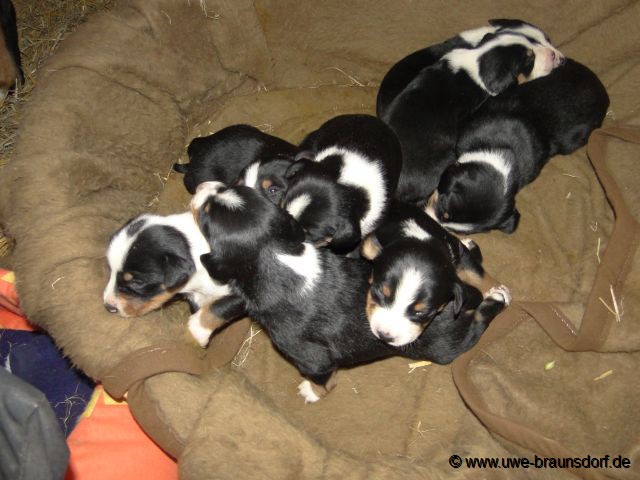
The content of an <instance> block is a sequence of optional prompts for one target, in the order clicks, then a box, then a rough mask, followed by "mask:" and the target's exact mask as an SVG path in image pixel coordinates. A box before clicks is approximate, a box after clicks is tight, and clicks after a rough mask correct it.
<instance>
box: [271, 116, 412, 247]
mask: <svg viewBox="0 0 640 480" xmlns="http://www.w3.org/2000/svg"><path fill="white" fill-rule="evenodd" d="M300 149H301V150H302V152H301V154H300V156H301V157H305V158H299V159H298V160H297V161H296V162H295V163H294V164H293V165H291V167H289V170H288V171H287V177H288V179H289V187H288V190H287V193H286V195H285V197H284V201H283V204H282V206H283V208H284V209H285V210H287V211H288V212H289V213H290V214H291V215H292V216H293V217H294V218H295V219H296V220H297V221H298V222H299V223H300V225H301V226H302V228H303V229H304V230H305V232H306V238H307V241H310V242H313V243H315V244H316V245H319V246H322V245H327V244H328V246H329V248H330V249H331V250H333V251H334V252H338V253H347V252H349V251H351V250H353V249H354V248H355V247H357V245H358V244H359V242H360V240H361V239H362V238H363V237H364V236H366V235H367V234H368V233H369V232H372V231H373V230H374V229H375V228H376V226H377V225H378V223H379V222H380V220H381V219H382V218H383V216H384V214H385V212H386V210H387V208H388V206H389V203H390V199H391V198H392V196H393V193H394V192H395V189H396V185H397V183H398V177H399V175H400V170H401V168H402V153H401V150H400V144H399V143H398V139H397V138H396V136H395V135H394V133H393V132H392V131H391V129H390V128H389V127H388V126H387V125H385V124H384V123H383V122H381V121H380V120H378V119H377V118H376V117H373V116H371V115H341V116H338V117H335V118H333V119H331V120H329V121H327V122H326V123H324V124H323V125H322V126H321V127H320V128H319V129H318V130H316V131H315V132H312V133H311V134H309V136H308V137H307V138H306V139H305V140H304V141H303V142H302V144H301V145H300Z"/></svg>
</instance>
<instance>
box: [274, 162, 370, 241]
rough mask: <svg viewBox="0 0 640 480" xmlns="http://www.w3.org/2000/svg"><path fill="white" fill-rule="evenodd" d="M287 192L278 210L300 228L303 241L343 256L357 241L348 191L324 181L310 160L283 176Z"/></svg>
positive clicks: (328, 180) (358, 227)
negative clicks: (324, 247)
mask: <svg viewBox="0 0 640 480" xmlns="http://www.w3.org/2000/svg"><path fill="white" fill-rule="evenodd" d="M287 176H288V177H289V188H288V190H287V193H286V194H285V196H284V199H283V201H282V208H283V209H285V210H286V211H287V212H289V213H290V214H291V216H292V217H293V218H295V219H296V220H297V221H298V223H299V224H300V226H301V227H302V228H303V230H304V232H305V236H306V241H307V242H310V243H313V244H314V245H315V246H317V247H323V246H328V247H329V248H330V249H331V250H333V251H334V252H337V253H346V252H349V251H351V250H353V248H355V246H356V245H357V244H358V242H359V241H360V239H361V231H360V223H359V220H358V219H354V218H351V216H352V210H353V209H352V208H350V205H351V204H352V203H353V202H354V199H353V198H350V194H349V191H348V190H347V189H346V188H345V187H344V186H342V185H339V184H337V183H336V182H335V181H333V180H331V179H330V178H327V176H326V175H325V174H324V173H323V172H322V171H321V170H320V169H319V168H318V165H317V164H316V163H314V162H312V161H311V160H299V161H297V162H295V163H294V164H293V165H292V166H291V167H290V169H289V171H288V172H287Z"/></svg>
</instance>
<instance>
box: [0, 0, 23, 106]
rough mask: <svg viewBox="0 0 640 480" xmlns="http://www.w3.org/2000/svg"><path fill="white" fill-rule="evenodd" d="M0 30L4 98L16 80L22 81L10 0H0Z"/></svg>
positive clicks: (0, 94) (0, 86)
mask: <svg viewBox="0 0 640 480" xmlns="http://www.w3.org/2000/svg"><path fill="white" fill-rule="evenodd" d="M0 30H1V33H2V35H0V97H1V98H4V96H5V95H6V93H7V91H8V90H9V89H11V88H12V87H13V86H14V85H15V83H16V81H18V80H19V81H20V82H21V83H24V75H23V73H22V60H21V58H20V48H19V46H18V28H17V26H16V10H15V8H14V7H13V3H11V1H10V0H0Z"/></svg>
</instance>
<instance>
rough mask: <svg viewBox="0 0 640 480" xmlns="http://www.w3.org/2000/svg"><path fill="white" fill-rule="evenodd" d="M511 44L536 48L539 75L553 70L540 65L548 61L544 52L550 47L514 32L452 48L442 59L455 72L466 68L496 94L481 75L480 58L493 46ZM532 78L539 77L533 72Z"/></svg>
mask: <svg viewBox="0 0 640 480" xmlns="http://www.w3.org/2000/svg"><path fill="white" fill-rule="evenodd" d="M511 45H521V46H523V47H525V48H530V49H532V50H534V52H535V64H534V70H536V68H538V69H539V70H540V71H538V72H537V75H538V76H544V75H546V74H548V73H550V72H551V70H549V71H546V72H543V71H542V70H543V68H542V67H539V65H542V63H546V60H545V58H546V57H547V55H545V54H544V52H547V51H548V49H547V48H545V47H540V46H536V45H534V44H533V43H532V42H531V41H530V40H528V39H527V38H525V37H524V36H522V35H517V34H512V33H504V34H499V35H497V36H496V37H495V38H493V39H491V40H489V41H488V42H485V43H483V44H482V45H480V46H479V47H477V48H456V49H455V50H451V51H450V52H449V53H447V54H446V55H445V56H443V57H442V59H443V60H445V61H447V62H448V63H449V66H450V68H451V70H452V71H453V73H456V72H457V71H459V70H464V71H465V72H467V74H468V75H469V76H470V77H471V79H472V80H473V81H474V82H475V83H477V84H478V86H480V87H481V88H482V89H484V90H485V91H487V92H488V93H490V94H492V95H495V92H489V90H488V89H487V87H486V85H485V84H484V82H483V81H482V78H481V77H480V64H479V59H480V57H482V55H484V54H485V53H487V52H488V51H490V50H491V49H493V48H496V47H507V46H511ZM534 47H535V48H534ZM549 53H550V52H549ZM530 78H531V79H533V78H537V77H534V75H533V72H532V74H531V76H530Z"/></svg>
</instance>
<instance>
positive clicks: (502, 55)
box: [385, 31, 564, 203]
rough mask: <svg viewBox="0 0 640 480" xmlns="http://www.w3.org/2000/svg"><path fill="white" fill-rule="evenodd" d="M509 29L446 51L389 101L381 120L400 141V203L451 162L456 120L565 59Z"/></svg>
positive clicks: (430, 187)
mask: <svg viewBox="0 0 640 480" xmlns="http://www.w3.org/2000/svg"><path fill="white" fill-rule="evenodd" d="M556 52H557V50H555V49H554V48H550V47H547V46H543V45H540V44H539V43H537V42H534V41H532V40H530V39H529V38H528V37H526V36H524V35H520V34H516V33H512V32H510V31H506V32H501V31H498V32H497V33H495V34H491V33H490V34H487V35H485V36H484V37H483V39H482V40H481V42H480V43H479V44H478V46H477V47H475V48H457V49H454V50H451V51H450V52H449V53H447V54H446V55H444V56H443V57H442V58H441V59H440V60H438V61H437V62H436V63H434V64H433V65H431V66H430V67H427V68H424V69H422V70H421V71H420V73H419V74H418V75H417V76H416V77H415V78H414V79H413V80H412V81H411V82H410V83H409V84H408V85H407V87H406V88H405V89H404V90H403V91H402V92H401V93H400V94H399V95H398V96H397V97H396V98H395V99H394V100H393V101H392V102H391V105H390V106H389V109H388V113H387V115H386V117H385V120H386V122H387V123H388V124H389V126H391V128H392V129H393V131H394V132H395V133H396V134H397V135H398V138H399V140H400V143H401V145H402V155H403V169H402V174H401V175H400V180H399V183H398V189H397V191H396V198H397V199H398V200H400V201H403V202H407V203H413V202H420V201H424V199H425V198H427V197H428V195H430V194H431V193H432V192H433V191H434V190H435V189H436V187H437V186H438V182H439V180H440V176H441V175H442V172H443V171H444V170H445V168H446V167H448V166H449V165H451V164H453V163H454V162H455V145H456V141H457V139H458V132H459V130H458V129H459V126H460V124H461V123H462V122H463V121H464V120H466V118H467V117H469V116H470V115H471V114H472V113H473V112H474V111H475V110H476V109H477V108H478V107H480V106H481V105H482V104H483V103H484V102H485V101H486V100H487V99H488V98H489V97H491V96H495V95H497V94H499V93H501V92H503V91H504V90H506V89H507V88H508V87H509V86H511V85H514V84H516V83H518V82H520V83H522V82H525V81H529V80H533V79H535V78H539V77H543V76H545V75H548V74H549V73H550V72H551V71H552V70H553V69H554V68H556V67H557V66H559V65H560V64H561V63H562V62H563V61H564V57H562V56H560V55H558V54H557V53H556Z"/></svg>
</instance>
